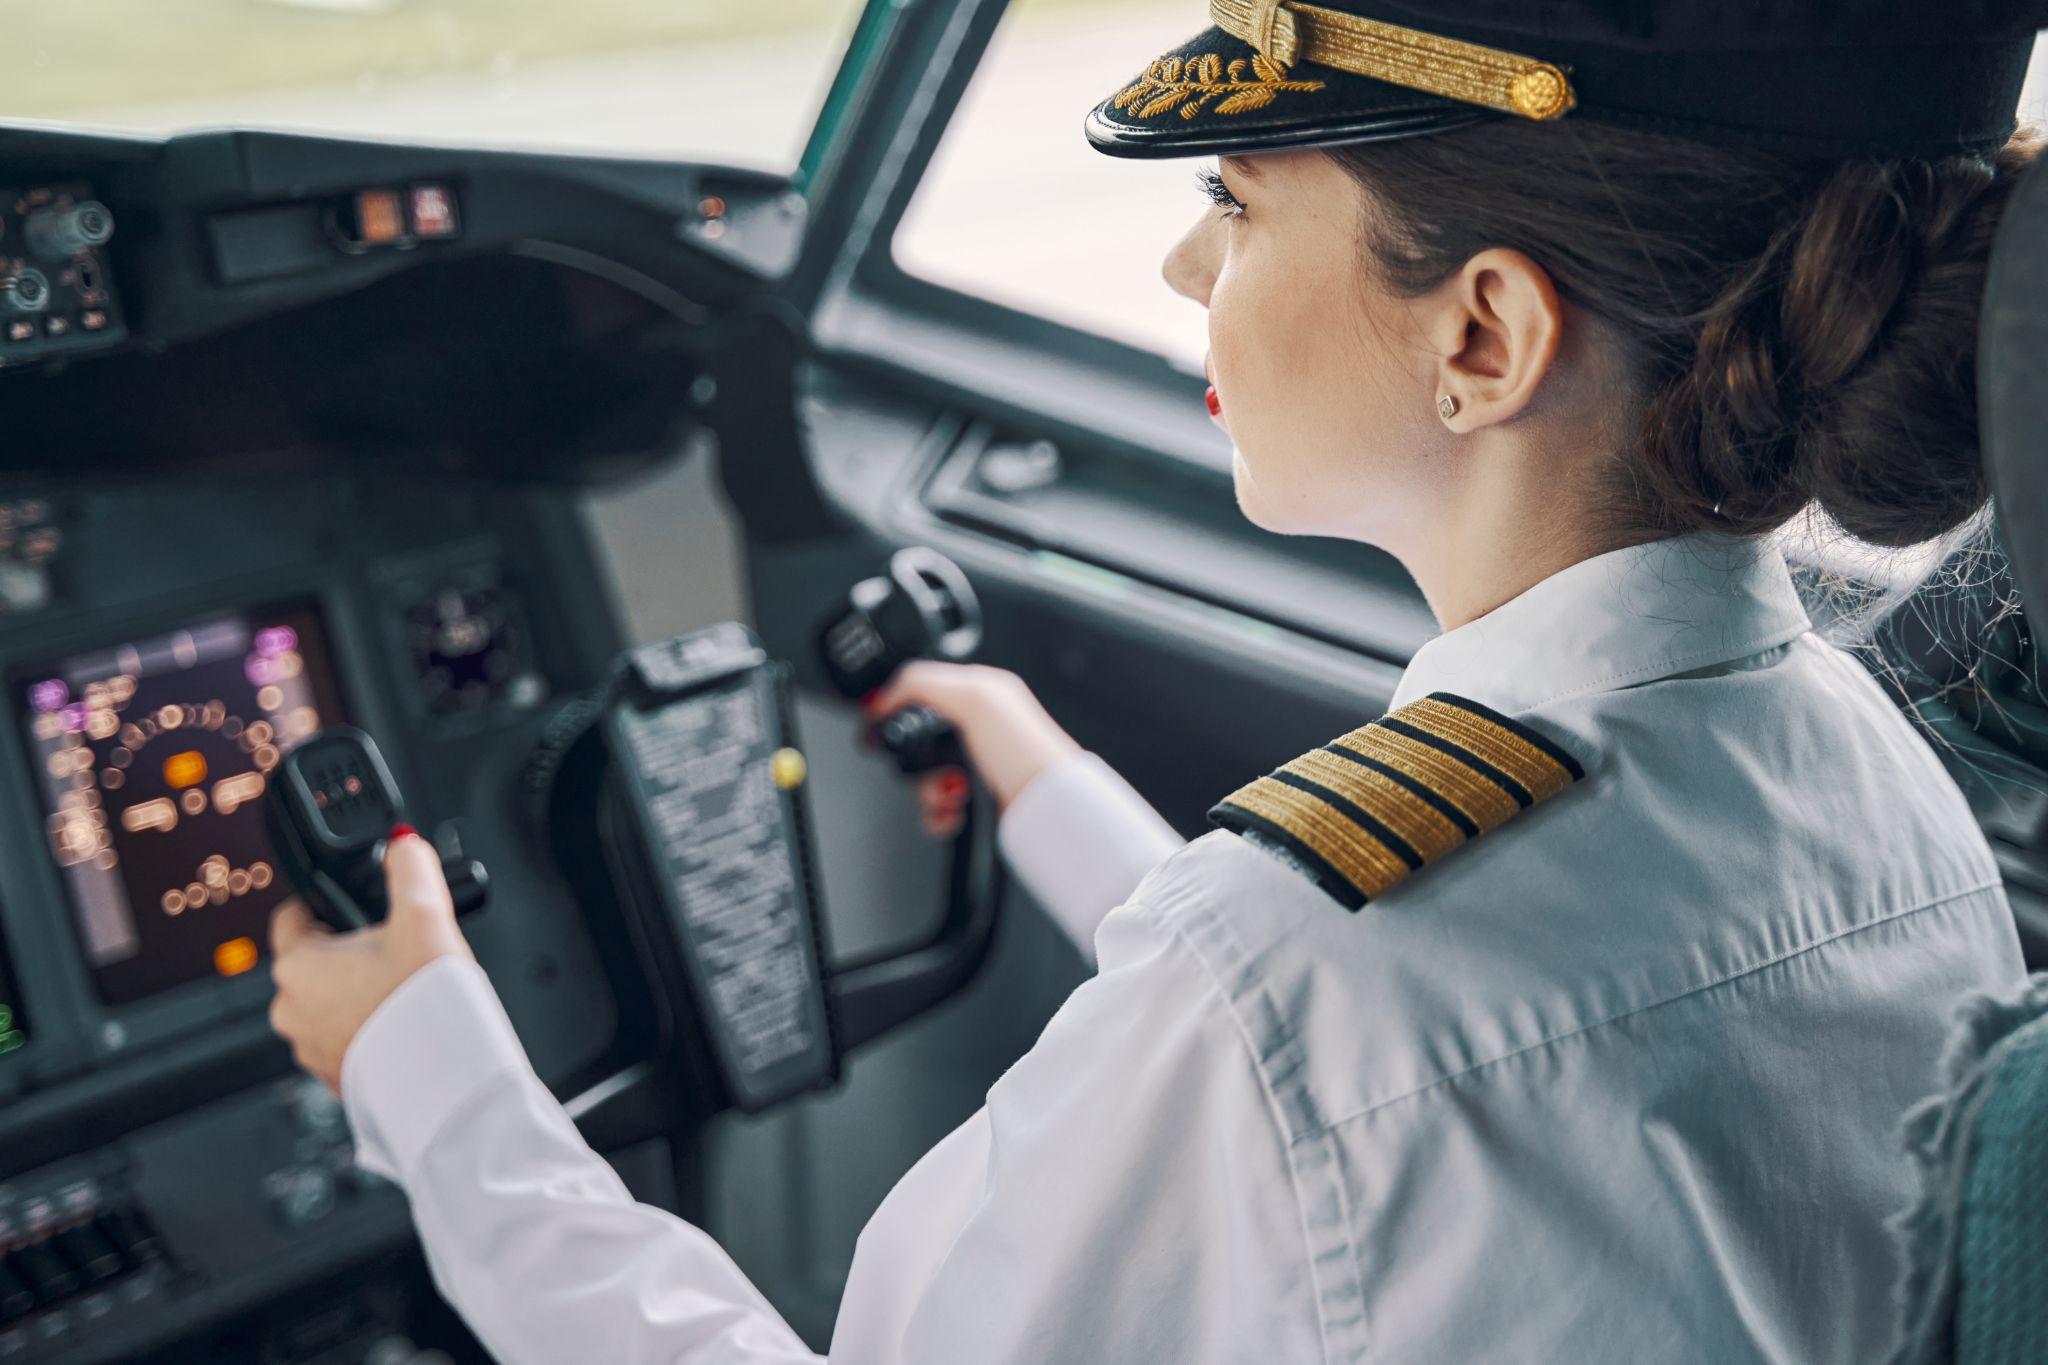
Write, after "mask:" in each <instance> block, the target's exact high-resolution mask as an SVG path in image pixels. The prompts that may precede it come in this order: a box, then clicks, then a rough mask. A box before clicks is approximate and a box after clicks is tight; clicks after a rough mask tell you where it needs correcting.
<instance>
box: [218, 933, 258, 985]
mask: <svg viewBox="0 0 2048 1365" xmlns="http://www.w3.org/2000/svg"><path fill="white" fill-rule="evenodd" d="M256 957H257V952H256V940H255V939H253V938H231V939H229V940H228V941H227V942H226V943H223V944H221V945H220V946H219V947H218V948H215V949H214V950H213V969H214V970H215V971H217V972H219V973H220V974H221V975H222V976H240V975H241V974H242V973H243V972H246V971H248V970H249V969H250V968H251V967H253V966H255V965H256Z"/></svg>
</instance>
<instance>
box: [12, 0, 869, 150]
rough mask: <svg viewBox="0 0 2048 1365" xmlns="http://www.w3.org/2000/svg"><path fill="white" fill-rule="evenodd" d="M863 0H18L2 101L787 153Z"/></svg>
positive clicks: (157, 116)
mask: <svg viewBox="0 0 2048 1365" xmlns="http://www.w3.org/2000/svg"><path fill="white" fill-rule="evenodd" d="M859 11H860V0H747V3H745V4H733V3H726V2H725V0H576V3H564V2H563V0H181V2H180V3H177V4H164V3H162V0H7V4H6V5H5V6H4V8H0V48H4V50H5V51H6V52H7V54H8V68H9V75H8V78H7V80H6V81H5V82H4V83H0V119H7V120H39V121H49V122H55V123H65V124H76V125H83V126H89V127H93V128H105V129H117V130H131V131H135V132H142V133H150V134H167V133H174V132H183V131H187V130H191V129H196V128H208V127H220V126H224V125H235V126H244V127H266V128H282V129H291V130H295V131H308V132H317V133H325V134H341V135H346V136H359V137H371V138H379V139H389V140H396V141H406V142H427V143H438V144H446V145H459V146H490V147H515V148H547V149H560V150H574V151H594V152H607V153H620V154H627V155H634V156H652V157H661V158H677V159H688V160H715V161H722V162H736V163H741V164H746V165H755V166H761V167H763V168H766V169H771V170H786V169H789V168H791V167H793V166H795V165H796V163H797V159H798V157H799V155H800V154H801V153H802V151H803V147H804V140H805V138H806V136H807V135H808V133H809V132H810V129H811V125H812V122H813V120H814V119H815V118H816V116H817V111H818V107H819V103H820V101H821V100H822V98H823V95H824V92H825V89H826V87H827V86H828V84H829V83H830V81H831V79H832V76H833V73H834V72H835V70H836V69H837V67H838V64H839V60H840V57H841V55H842V53H843V52H844V50H845V47H846V41H847V38H848V36H849V35H850V34H851V32H852V31H853V26H854V22H855V20H856V18H857V17H858V14H859Z"/></svg>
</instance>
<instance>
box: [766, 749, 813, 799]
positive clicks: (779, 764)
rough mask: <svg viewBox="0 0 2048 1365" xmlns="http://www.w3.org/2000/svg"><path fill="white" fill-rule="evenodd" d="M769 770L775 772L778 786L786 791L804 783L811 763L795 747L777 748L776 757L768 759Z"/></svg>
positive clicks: (793, 789)
mask: <svg viewBox="0 0 2048 1365" xmlns="http://www.w3.org/2000/svg"><path fill="white" fill-rule="evenodd" d="M768 771H769V772H771V773H773V774H774V776H775V785H776V786H778V787H780V788H782V789H783V790H784V791H795V790H796V789H797V788H798V787H801V786H802V785H803V784H804V776H805V774H807V773H808V772H810V765H809V764H807V763H805V762H804V756H803V755H802V754H801V753H798V752H797V751H796V750H795V749H777V750H776V751H775V757H774V758H772V759H770V760H769V761H768Z"/></svg>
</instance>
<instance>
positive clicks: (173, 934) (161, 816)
mask: <svg viewBox="0 0 2048 1365" xmlns="http://www.w3.org/2000/svg"><path fill="white" fill-rule="evenodd" d="M19 676H20V677H22V678H25V680H20V681H18V682H17V686H16V694H17V696H18V698H19V705H20V711H21V715H22V719H23V724H24V726H25V729H26V731H27V742H28V749H29V754H30V756H31V759H32V762H33V764H34V768H35V775H36V783H37V788H38V790H39V791H40V792H41V794H42V798H43V813H44V816H45V820H46V828H47V830H48V834H49V843H50V853H51V856H52V857H53V858H54V859H55V860H56V863H57V866H58V867H59V868H60V869H62V872H63V876H64V881H65V889H66V892H67V894H68V897H69V900H70V905H71V912H72V918H73V921H74V923H75V926H76V928H77V932H78V937H79V942H80V946H81V948H82V949H83V951H84V953H85V955H86V959H87V961H88V963H89V964H90V965H91V969H92V977H93V986H94V989H95V990H96V991H97V993H98V995H99V998H100V999H101V1000H103V1001H105V1002H106V1003H108V1004H110V1005H123V1004H128V1003H130V1002H132V1001H136V1000H141V999H145V998H148V997H150V996H154V995H158V994H161V993H162V992H164V991H167V990H171V989H174V988H176V987H178V986H182V985H185V984H186V983H188V982H191V981H195V980H200V979H203V978H205V977H207V976H209V975H216V974H217V975H220V976H239V975H241V974H242V973H244V972H248V971H250V970H252V969H253V968H254V967H255V966H256V965H257V964H258V962H259V961H261V959H262V957H263V955H264V948H263V944H264V936H265V928H266V926H267V925H268V924H269V921H270V914H271V912H272V911H273V910H275V909H276V908H277V906H278V904H279V903H280V902H281V901H282V900H283V899H284V897H285V896H286V894H288V888H287V887H286V886H285V885H284V882H283V880H282V879H281V878H280V877H279V875H278V869H277V865H276V860H275V855H274V854H273V852H272V850H271V847H270V839H269V836H268V835H267V834H266V833H265V831H264V826H263V815H262V800H263V793H264V789H265V786H266V785H267V782H268V779H269V775H270V772H271V770H272V769H273V768H275V767H276V766H277V763H278V760H279V759H280V758H281V757H282V756H283V754H284V753H285V752H287V751H289V750H290V749H291V747H292V746H293V745H295V744H297V743H298V742H299V741H300V740H303V739H305V738H306V737H308V736H309V735H311V734H313V733H314V732H315V731H316V730H318V729H319V728H320V727H321V726H322V725H326V724H335V723H340V722H342V721H344V720H346V719H347V716H346V713H345V712H344V711H343V709H342V706H341V703H340V689H339V684H338V681H337V679H336V677H335V675H334V670H333V665H332V662H331V658H330V654H329V648H328V643H327V636H326V628H325V626H324V624H323V622H322V620H321V617H320V614H319V612H318V611H317V609H314V608H310V607H297V608H282V609H259V610H256V611H250V612H236V613H230V614H227V615H220V616H213V617H210V618H207V619H205V620H201V621H196V622H193V623H192V624H190V625H187V626H182V627H180V628H178V629H176V630H171V631H165V632H162V633H158V634H153V635H150V636H147V637H144V638H141V639H137V640H133V641H124V642H122V643H119V644H115V645H111V646H108V647H105V648H101V649H96V650H91V651H87V652H85V653H81V654H77V655H73V656H71V657H69V658H65V659H62V660H59V661H57V662H55V663H52V664H49V665H47V666H37V667H32V668H30V669H29V670H27V672H26V673H25V675H19Z"/></svg>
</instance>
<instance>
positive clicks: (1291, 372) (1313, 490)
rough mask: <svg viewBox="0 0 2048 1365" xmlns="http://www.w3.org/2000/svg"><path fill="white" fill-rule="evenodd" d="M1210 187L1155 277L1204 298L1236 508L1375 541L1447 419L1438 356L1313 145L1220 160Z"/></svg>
mask: <svg viewBox="0 0 2048 1365" xmlns="http://www.w3.org/2000/svg"><path fill="white" fill-rule="evenodd" d="M1204 184H1205V187H1206V188H1207V190H1208V191H1209V193H1210V195H1211V197H1212V198H1213V199H1215V200H1216V205H1215V207H1214V208H1212V209H1211V210H1210V211H1208V212H1207V213H1205V214H1204V215H1203V216H1202V219H1201V221H1200V222H1198V223H1196V224H1195V226H1194V228H1193V229H1192V230H1191V231H1189V233H1188V234H1187V236H1186V237H1184V238H1183V239H1182V240H1181V241H1180V243H1179V244H1178V245H1176V246H1175V247H1174V249H1173V250H1172V251H1171V252H1170V253H1169V254H1168V255H1167V258H1166V263H1165V267H1164V274H1165V276H1166V281H1167V283H1168V284H1169V285H1171V286H1172V287H1173V288H1174V289H1175V291H1177V292H1178V293H1181V294H1183V295H1185V296H1186V297H1188V298H1190V299H1193V300H1194V301H1195V302H1197V303H1200V304H1202V305H1203V306H1204V307H1205V308H1207V309H1208V310H1209V357H1208V366H1207V368H1208V374H1209V382H1210V383H1211V384H1212V385H1214V386H1215V389H1216V393H1217V397H1218V399H1219V400H1220V403H1221V412H1220V414H1219V415H1218V416H1217V418H1216V420H1217V421H1218V422H1219V423H1220V424H1221V425H1222V426H1223V428H1224V429H1225V430H1226V431H1227V432H1229V434H1230V437H1231V440H1232V442H1233V444H1234V445H1235V446H1236V455H1235V459H1234V471H1235V479H1236V485H1237V500H1238V505H1239V506H1240V507H1241V508H1242V509H1243V511H1244V514H1245V515H1246V516H1247V517H1249V518H1250V519H1251V520H1252V521H1253V522H1255V523H1256V524H1258V525H1260V526H1263V527H1265V528H1266V529H1268V530H1271V531H1279V532H1283V533H1286V534H1294V535H1336V536H1345V537H1349V538H1352V539H1359V540H1366V541H1374V542H1379V541H1381V540H1382V538H1383V535H1384V533H1385V532H1386V531H1387V530H1388V528H1390V527H1394V526H1399V525H1400V524H1402V521H1403V519H1404V518H1405V517H1406V516H1408V515H1409V514H1410V513H1412V512H1413V511H1414V510H1415V501H1414V497H1413V495H1414V494H1415V493H1416V492H1418V491H1419V490H1420V489H1421V487H1422V486H1423V485H1422V483H1421V481H1422V480H1424V479H1426V478H1427V476H1428V473H1429V467H1430V466H1429V459H1428V457H1429V455H1430V453H1431V452H1432V451H1433V450H1434V449H1436V447H1437V445H1438V444H1439V443H1440V442H1441V440H1442V436H1443V427H1442V423H1441V422H1440V421H1439V420H1438V419H1437V416H1436V412H1435V408H1434V404H1435V401H1436V396H1435V393H1434V392H1433V387H1432V386H1433V384H1434V382H1435V378H1434V376H1435V357H1434V356H1433V355H1432V354H1431V353H1430V352H1429V350H1428V348H1427V347H1426V346H1425V345H1424V344H1423V342H1422V339H1421V337H1420V334H1419V328H1418V327H1417V326H1416V325H1415V324H1414V320H1413V318H1412V317H1411V314H1410V307H1409V304H1408V302H1407V301H1406V300H1402V299H1399V298H1396V297H1394V296H1393V295H1392V294H1390V293H1389V292H1388V291H1387V289H1386V288H1385V286H1384V285H1382V284H1381V283H1380V282H1379V281H1378V279H1377V277H1376V276H1375V274H1374V272H1373V271H1372V269H1371V265H1370V257H1369V255H1368V252H1367V248H1366V245H1365V241H1366V237H1365V215H1366V213H1367V212H1368V201H1367V198H1366V194H1365V191H1364V190H1363V189H1362V188H1360V186H1359V185H1358V183H1357V182H1356V181H1355V180H1353V179H1352V178H1351V177H1350V176H1348V175H1347V174H1345V173H1344V171H1343V170H1342V169H1341V168H1339V167H1338V166H1337V165H1336V164H1335V163H1334V162H1332V161H1331V160H1330V159H1329V158H1327V157H1325V156H1323V155H1322V154H1320V153H1318V152H1312V151H1297V152H1269V153H1262V154H1259V155H1256V156H1231V157H1225V158H1223V159H1222V161H1221V163H1220V164H1219V165H1218V167H1217V168H1216V170H1215V171H1213V172H1205V174H1204Z"/></svg>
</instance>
